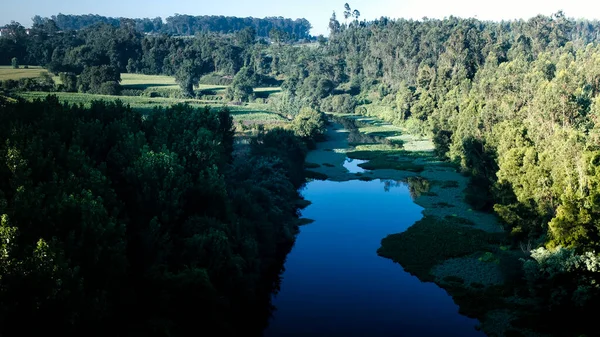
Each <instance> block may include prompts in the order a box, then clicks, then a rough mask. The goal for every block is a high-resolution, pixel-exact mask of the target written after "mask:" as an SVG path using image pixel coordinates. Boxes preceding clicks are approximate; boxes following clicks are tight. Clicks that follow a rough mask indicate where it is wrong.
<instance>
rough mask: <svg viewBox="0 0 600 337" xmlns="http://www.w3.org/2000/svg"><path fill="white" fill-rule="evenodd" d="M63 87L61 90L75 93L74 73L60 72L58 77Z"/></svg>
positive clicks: (75, 77) (75, 76) (75, 79)
mask: <svg viewBox="0 0 600 337" xmlns="http://www.w3.org/2000/svg"><path fill="white" fill-rule="evenodd" d="M58 77H59V78H60V81H61V82H62V85H63V88H64V89H63V90H64V91H67V92H76V91H77V75H75V74H74V73H67V72H62V73H60V74H59V75H58Z"/></svg>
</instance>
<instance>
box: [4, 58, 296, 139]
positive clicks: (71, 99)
mask: <svg viewBox="0 0 600 337" xmlns="http://www.w3.org/2000/svg"><path fill="white" fill-rule="evenodd" d="M42 72H43V69H41V68H36V69H12V68H9V67H2V68H0V76H5V77H8V75H9V74H11V76H12V77H11V79H15V80H16V79H19V78H23V77H26V76H30V78H33V77H35V76H39V74H41V73H42ZM121 79H122V81H121V86H122V87H123V93H124V94H127V93H135V94H137V95H134V96H131V95H121V96H110V95H98V94H88V93H71V92H33V91H30V92H22V93H20V94H19V95H20V96H21V97H23V98H25V99H27V100H34V99H41V98H44V97H46V96H47V95H56V96H57V97H58V99H59V100H60V101H61V102H67V103H71V104H83V105H85V106H89V105H90V104H91V102H92V101H95V100H115V99H118V100H120V101H122V102H123V103H124V104H127V105H129V106H130V107H131V108H133V109H134V110H138V111H140V112H143V113H145V114H148V113H151V112H152V111H153V110H154V109H155V108H157V107H160V108H165V107H168V106H171V105H174V104H178V103H187V104H190V105H191V106H194V107H205V106H210V107H222V106H224V105H227V106H228V108H229V109H230V111H231V114H232V116H233V118H234V122H235V124H236V126H241V125H243V127H242V128H243V129H244V130H246V129H252V128H253V126H255V125H258V124H261V125H264V126H265V128H267V129H268V128H270V127H275V126H281V125H283V124H285V123H286V121H287V120H286V119H285V118H283V117H281V116H280V115H278V114H276V113H274V112H272V111H270V108H269V105H268V104H266V103H264V100H263V103H259V102H252V103H245V104H243V105H234V104H229V105H228V104H226V102H225V101H224V100H223V95H224V93H225V90H226V89H227V86H222V85H206V84H200V85H199V86H198V87H196V88H197V90H198V92H204V93H205V92H208V93H209V94H208V95H202V98H203V99H193V98H182V97H183V96H182V95H181V90H180V88H179V85H178V84H177V83H176V82H175V78H173V77H171V76H160V75H142V74H127V73H123V74H121ZM55 81H57V82H58V78H55ZM280 90H281V88H278V87H275V88H270V87H267V88H255V89H254V91H255V94H256V96H257V97H260V98H268V97H269V96H270V95H275V94H277V93H278V92H279V91H280ZM157 96H158V97H157ZM238 131H241V130H238Z"/></svg>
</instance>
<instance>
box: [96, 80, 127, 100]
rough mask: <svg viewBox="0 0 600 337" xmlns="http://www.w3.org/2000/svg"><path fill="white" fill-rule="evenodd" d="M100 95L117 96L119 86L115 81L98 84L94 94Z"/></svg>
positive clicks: (119, 89)
mask: <svg viewBox="0 0 600 337" xmlns="http://www.w3.org/2000/svg"><path fill="white" fill-rule="evenodd" d="M96 93H97V94H100V95H111V96H117V95H119V94H120V93H121V86H120V85H119V83H117V82H115V81H109V82H104V83H102V84H100V88H98V91H97V92H96Z"/></svg>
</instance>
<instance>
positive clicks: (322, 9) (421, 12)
mask: <svg viewBox="0 0 600 337" xmlns="http://www.w3.org/2000/svg"><path fill="white" fill-rule="evenodd" d="M346 1H347V0H341V1H340V0H336V1H334V0H222V1H215V0H211V1H207V0H166V1H165V0H161V1H141V0H99V1H93V0H20V1H13V2H12V5H10V6H6V5H5V6H2V11H0V25H4V24H6V23H9V22H10V21H12V20H14V21H17V22H20V23H21V24H22V25H24V26H26V27H29V26H30V25H31V18H32V17H33V16H34V15H36V14H37V15H41V16H50V15H53V14H58V13H63V14H90V13H92V14H99V15H105V16H114V17H131V18H139V17H157V16H160V17H162V18H163V19H164V18H166V17H167V16H171V15H173V14H175V13H179V14H190V15H231V16H244V17H245V16H253V17H261V18H262V17H265V16H283V17H290V18H300V17H304V18H306V19H308V20H309V21H310V22H311V23H312V25H313V30H312V32H311V33H312V34H313V35H318V34H327V22H328V20H329V17H330V16H331V13H332V12H333V11H334V10H335V11H336V12H337V14H338V18H342V19H343V17H342V15H341V12H342V11H343V6H344V3H345V2H346ZM348 2H349V4H350V6H351V7H352V9H358V10H359V11H360V12H361V14H362V16H361V19H362V18H366V19H368V20H371V19H375V18H379V17H381V16H387V17H390V18H400V17H403V18H413V19H421V18H422V17H424V16H427V17H429V18H443V17H445V16H450V15H454V16H459V17H477V18H479V19H484V20H502V19H515V18H530V17H532V16H535V15H537V14H545V15H550V14H552V13H555V12H557V11H558V10H563V11H564V12H565V14H566V15H567V16H568V17H574V18H588V19H597V18H600V2H598V1H591V0H570V1H559V0H543V1H540V0H534V1H529V0H503V1H493V2H492V1H482V0H432V1H424V0H354V1H348Z"/></svg>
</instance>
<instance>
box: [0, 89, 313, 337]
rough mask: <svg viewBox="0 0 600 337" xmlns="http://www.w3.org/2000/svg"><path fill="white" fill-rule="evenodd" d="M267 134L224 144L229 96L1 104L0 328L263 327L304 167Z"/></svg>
mask: <svg viewBox="0 0 600 337" xmlns="http://www.w3.org/2000/svg"><path fill="white" fill-rule="evenodd" d="M277 134H278V135H279V136H276V135H275V134H271V133H267V134H266V135H263V136H261V137H262V138H261V139H260V140H258V141H256V142H255V143H254V144H253V145H252V146H253V155H252V156H251V157H250V158H234V157H233V155H232V153H233V120H232V118H231V116H230V113H229V111H227V110H211V109H209V108H203V109H195V108H192V107H190V106H188V105H175V106H173V107H170V108H167V109H157V110H156V111H155V113H153V114H150V115H148V116H145V117H142V115H141V114H140V113H138V112H135V111H133V110H132V109H131V108H129V107H127V106H124V105H123V104H122V103H120V102H118V101H117V102H115V103H104V102H99V101H96V102H92V103H91V106H90V107H89V108H86V107H84V106H83V105H74V106H70V105H68V104H62V103H60V102H59V101H58V99H57V98H56V97H55V96H49V97H48V98H46V99H45V100H35V101H33V102H25V101H23V100H19V101H17V102H16V103H7V104H6V105H4V106H3V113H2V114H0V137H2V139H5V140H6V141H5V142H4V143H3V144H2V145H1V146H0V158H3V159H2V161H1V164H0V219H1V222H0V245H1V247H0V249H1V250H2V254H1V255H0V271H1V274H2V278H1V279H0V302H1V303H2V306H1V307H0V327H1V328H0V330H1V332H2V334H3V335H6V336H12V335H21V334H27V335H33V334H39V333H42V331H47V330H48V329H51V330H53V331H61V333H62V334H65V335H89V334H92V335H105V334H109V333H111V332H114V331H115V330H116V329H119V331H120V333H119V334H121V335H136V336H138V335H172V336H173V335H175V336H177V335H184V334H185V333H187V332H189V331H190V329H192V328H193V327H197V326H198V324H201V325H202V326H204V327H206V328H207V329H209V330H210V331H224V333H226V334H227V335H231V336H236V335H244V336H246V335H249V334H250V335H252V334H255V333H256V334H258V333H260V331H262V329H263V328H264V326H265V324H266V323H267V321H268V317H269V315H270V304H269V298H270V292H271V290H272V287H273V286H274V281H273V278H274V277H275V276H276V275H277V272H278V271H279V269H280V268H281V266H282V263H283V257H284V256H285V254H286V252H287V250H289V248H290V247H291V244H292V243H293V236H294V234H295V231H296V226H297V214H298V210H297V207H298V206H297V205H298V204H299V203H298V202H297V201H298V199H299V198H300V196H299V194H298V192H297V188H298V187H300V186H301V184H302V183H303V181H304V176H303V172H302V170H303V168H302V163H303V162H304V156H305V154H306V152H305V149H304V147H303V146H304V145H303V143H302V142H301V141H300V140H299V139H298V138H296V137H295V136H294V135H293V133H291V132H288V133H287V134H285V133H281V132H279V133H277ZM32 209H35V212H32V211H31V210H32ZM241 323H243V324H241Z"/></svg>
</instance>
